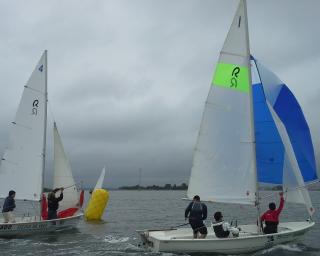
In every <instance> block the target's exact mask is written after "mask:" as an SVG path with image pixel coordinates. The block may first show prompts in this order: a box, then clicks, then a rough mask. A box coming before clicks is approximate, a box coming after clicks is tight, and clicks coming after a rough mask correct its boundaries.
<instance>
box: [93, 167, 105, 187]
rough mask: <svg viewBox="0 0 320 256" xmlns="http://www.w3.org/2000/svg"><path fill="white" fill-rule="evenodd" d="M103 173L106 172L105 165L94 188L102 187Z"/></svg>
mask: <svg viewBox="0 0 320 256" xmlns="http://www.w3.org/2000/svg"><path fill="white" fill-rule="evenodd" d="M105 174H106V167H105V166H104V167H103V169H102V171H101V174H100V177H99V179H98V181H97V184H96V186H95V187H94V189H99V188H102V186H103V181H104V176H105Z"/></svg>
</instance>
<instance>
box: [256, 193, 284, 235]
mask: <svg viewBox="0 0 320 256" xmlns="http://www.w3.org/2000/svg"><path fill="white" fill-rule="evenodd" d="M279 195H280V205H279V208H278V209H276V204H275V203H270V204H269V210H268V211H266V212H265V213H264V214H263V215H262V216H261V217H260V221H261V223H262V222H263V221H264V223H265V227H264V228H263V233H265V234H272V233H277V232H278V224H279V215H280V213H281V211H282V209H283V206H284V198H283V193H282V192H280V193H279Z"/></svg>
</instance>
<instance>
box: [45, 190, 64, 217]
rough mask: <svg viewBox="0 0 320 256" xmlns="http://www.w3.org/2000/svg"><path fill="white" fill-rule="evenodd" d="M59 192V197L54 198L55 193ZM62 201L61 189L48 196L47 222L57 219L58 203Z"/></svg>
mask: <svg viewBox="0 0 320 256" xmlns="http://www.w3.org/2000/svg"><path fill="white" fill-rule="evenodd" d="M59 190H60V196H59V197H56V193H57V192H58V191H59ZM62 199H63V188H56V189H54V190H52V191H51V192H50V193H49V194H48V220H52V219H58V215H57V210H58V208H59V202H60V201H61V200H62Z"/></svg>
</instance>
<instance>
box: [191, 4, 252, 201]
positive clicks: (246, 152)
mask: <svg viewBox="0 0 320 256" xmlns="http://www.w3.org/2000/svg"><path fill="white" fill-rule="evenodd" d="M245 4H246V3H245V1H240V3H239V6H238V9H237V12H236V14H235V17H234V19H233V22H232V25H231V27H230V30H229V32H228V35H227V38H226V40H225V42H224V45H223V48H222V51H221V53H220V57H219V62H218V64H217V66H216V70H215V74H214V77H213V81H212V86H211V88H210V91H209V95H208V98H207V101H206V104H205V109H204V113H203V117H202V122H201V126H200V131H199V135H198V140H197V144H196V148H195V152H194V158H193V166H192V170H191V176H190V181H189V188H188V194H187V195H188V197H189V198H190V199H191V198H192V197H193V196H194V195H199V196H200V198H201V200H206V201H214V202H224V203H238V204H254V203H255V193H256V186H257V185H256V184H257V183H256V168H255V149H254V143H253V141H254V138H253V136H254V135H253V121H252V119H253V117H252V103H251V100H252V99H251V94H252V92H251V90H252V87H251V71H250V62H249V60H250V53H249V37H248V24H247V13H246V5H245Z"/></svg>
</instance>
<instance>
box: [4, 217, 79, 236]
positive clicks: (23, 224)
mask: <svg viewBox="0 0 320 256" xmlns="http://www.w3.org/2000/svg"><path fill="white" fill-rule="evenodd" d="M82 216H83V214H77V215H74V216H71V217H67V218H60V219H55V220H39V217H24V218H20V219H19V218H16V223H3V220H0V237H20V236H28V235H37V234H42V233H46V232H52V231H60V230H66V229H71V228H75V227H76V226H77V224H78V222H79V221H80V219H82ZM37 218H38V220H37Z"/></svg>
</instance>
